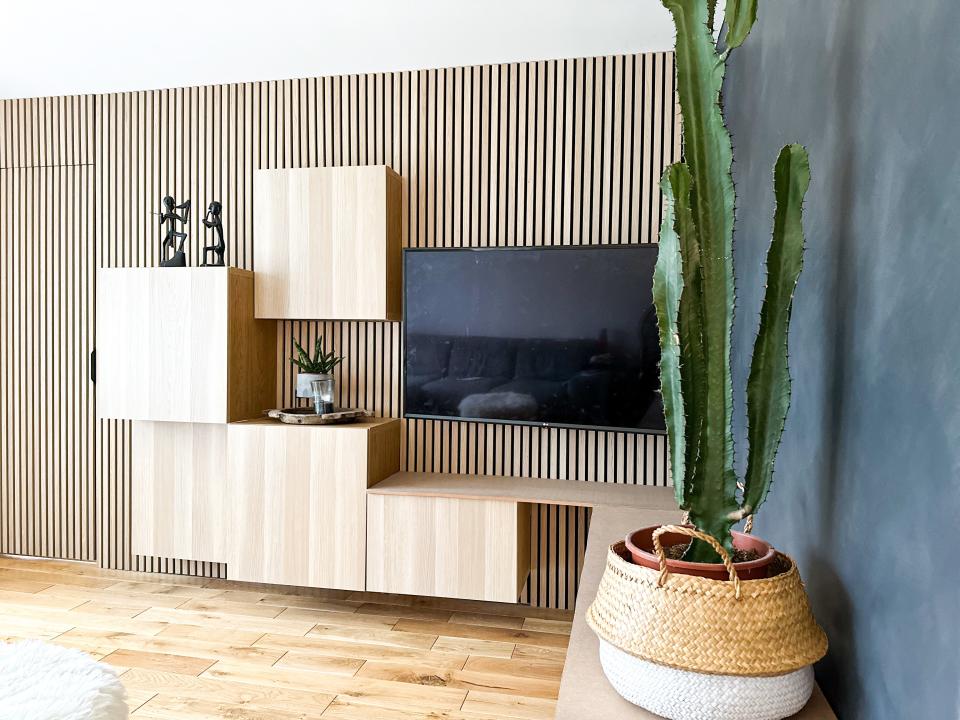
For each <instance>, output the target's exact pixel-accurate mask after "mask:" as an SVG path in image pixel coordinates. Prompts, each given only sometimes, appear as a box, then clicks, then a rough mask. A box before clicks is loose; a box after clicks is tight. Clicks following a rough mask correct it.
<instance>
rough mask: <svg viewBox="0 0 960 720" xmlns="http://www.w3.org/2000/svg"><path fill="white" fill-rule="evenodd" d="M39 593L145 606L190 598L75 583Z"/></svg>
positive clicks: (167, 605)
mask: <svg viewBox="0 0 960 720" xmlns="http://www.w3.org/2000/svg"><path fill="white" fill-rule="evenodd" d="M36 594H37V595H44V596H51V597H58V598H64V599H75V600H77V602H78V603H79V602H86V601H90V600H94V601H103V600H104V599H110V600H111V601H113V602H129V603H143V604H144V607H177V606H178V605H182V604H183V603H185V602H187V601H188V600H189V597H186V596H182V595H165V594H163V593H144V592H130V591H126V592H124V591H120V590H114V589H111V588H107V590H106V591H104V590H102V589H96V588H85V587H76V586H73V585H48V586H47V587H45V588H44V589H42V590H40V591H38V592H37V593H36Z"/></svg>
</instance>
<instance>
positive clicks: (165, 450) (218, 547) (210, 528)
mask: <svg viewBox="0 0 960 720" xmlns="http://www.w3.org/2000/svg"><path fill="white" fill-rule="evenodd" d="M226 445H227V426H226V425H217V424H213V423H203V424H200V423H197V424H194V423H170V422H140V421H137V422H134V423H133V435H132V452H131V457H132V468H131V475H132V477H131V484H132V487H131V500H132V503H131V504H132V508H131V510H132V517H131V523H130V525H131V527H130V531H131V541H132V543H133V552H134V553H135V554H136V555H147V556H159V557H171V558H177V559H178V560H201V561H210V562H226V560H227V558H226V532H225V527H226V511H227V507H226V502H225V492H226V467H225V465H226V459H227V448H226Z"/></svg>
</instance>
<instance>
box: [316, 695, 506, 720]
mask: <svg viewBox="0 0 960 720" xmlns="http://www.w3.org/2000/svg"><path fill="white" fill-rule="evenodd" d="M323 720H504V719H503V716H502V715H485V714H480V713H464V712H459V711H456V710H451V711H444V712H440V713H437V712H435V711H432V710H428V711H424V710H420V709H418V708H416V707H408V708H387V707H377V706H371V705H370V703H369V702H356V701H355V700H354V699H353V698H351V697H350V696H349V695H338V696H337V697H336V699H335V700H334V701H333V702H332V703H330V706H329V707H328V708H327V710H326V712H324V713H323Z"/></svg>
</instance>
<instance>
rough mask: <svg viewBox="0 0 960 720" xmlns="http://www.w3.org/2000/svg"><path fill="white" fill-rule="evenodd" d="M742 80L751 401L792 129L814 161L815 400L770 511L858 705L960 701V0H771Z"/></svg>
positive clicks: (840, 688)
mask: <svg viewBox="0 0 960 720" xmlns="http://www.w3.org/2000/svg"><path fill="white" fill-rule="evenodd" d="M724 97H725V104H726V108H727V117H728V120H729V124H730V128H731V131H732V133H733V136H734V146H735V157H736V162H735V179H736V182H737V190H738V194H739V197H738V213H737V229H736V261H737V276H738V295H739V305H738V316H737V326H736V331H735V337H734V343H735V348H734V356H735V365H736V367H737V369H738V377H737V380H738V381H737V390H738V392H737V394H738V397H741V398H742V391H743V381H744V377H745V374H746V368H747V366H748V363H749V356H750V351H751V348H752V342H753V335H754V333H755V330H756V321H757V313H758V312H759V307H760V298H761V294H762V291H763V285H764V271H763V260H764V256H765V253H766V247H767V243H768V239H769V233H770V224H771V218H772V212H773V198H772V190H771V177H772V168H773V163H774V160H775V158H776V154H777V151H778V149H779V148H780V146H781V145H783V144H785V143H788V142H794V141H799V142H802V143H804V144H805V145H807V147H808V148H809V149H810V152H811V167H812V173H813V181H812V184H811V187H810V192H809V194H808V196H807V205H806V210H807V212H806V222H805V226H806V234H807V253H806V267H805V270H804V273H803V275H802V276H801V279H800V286H799V289H798V291H797V295H796V301H795V311H794V321H793V323H794V324H793V330H792V334H791V339H790V342H791V346H790V350H791V367H792V371H793V376H794V391H793V393H794V394H793V407H792V408H791V411H790V416H789V418H788V420H787V429H786V434H785V437H784V442H783V445H782V449H781V452H780V456H779V459H778V461H777V475H776V479H775V482H774V487H773V492H772V494H771V497H770V500H769V501H768V503H767V505H766V506H765V507H764V508H763V509H762V511H761V513H760V514H759V516H758V519H757V530H758V532H759V533H761V534H762V535H764V536H765V537H767V538H769V539H770V540H772V541H773V542H774V543H775V544H776V545H777V546H778V547H780V548H782V549H784V550H786V551H787V552H789V553H792V554H793V555H795V556H796V558H797V559H798V561H799V562H800V567H801V571H802V573H803V575H804V577H805V579H806V581H807V586H808V589H809V591H810V595H811V597H812V600H813V605H814V609H815V611H816V614H817V617H818V618H819V620H820V622H821V623H822V624H823V626H824V627H825V629H826V631H827V633H828V635H829V637H830V641H831V650H830V654H829V656H828V658H827V659H826V660H825V661H824V662H823V663H821V664H820V666H818V669H817V670H818V679H819V681H820V683H821V685H822V686H823V688H824V690H825V692H826V693H827V695H828V697H829V699H830V700H831V702H832V703H833V704H834V707H835V708H836V709H837V712H838V715H839V716H840V717H841V718H843V720H849V719H863V720H885V719H887V718H889V719H891V720H906V719H910V718H924V719H929V720H940V719H946V720H955V719H956V718H960V1H958V0H910V1H909V2H905V1H904V0H764V1H762V2H761V3H760V18H759V21H758V23H757V25H756V27H755V28H754V30H753V33H752V34H751V36H750V38H749V39H748V40H747V42H746V45H745V46H744V47H742V48H740V49H739V50H737V51H736V53H735V55H734V57H733V59H732V61H731V68H730V71H729V73H728V77H727V82H726V85H725V91H724ZM738 410H739V412H740V413H742V412H743V406H742V403H741V405H740V407H739V408H738ZM738 435H739V437H740V438H741V439H742V437H743V432H742V427H741V428H740V432H739V433H738ZM740 448H741V450H740V453H739V460H741V461H742V460H743V459H744V456H745V453H744V445H743V444H741V445H740Z"/></svg>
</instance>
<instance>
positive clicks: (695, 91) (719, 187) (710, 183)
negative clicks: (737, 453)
mask: <svg viewBox="0 0 960 720" xmlns="http://www.w3.org/2000/svg"><path fill="white" fill-rule="evenodd" d="M663 3H664V5H665V6H666V7H667V9H668V10H670V12H671V13H672V14H673V18H674V24H675V25H676V28H677V39H676V53H675V58H676V60H675V62H676V67H677V90H678V95H679V98H680V107H681V111H682V113H683V121H684V148H685V158H686V163H687V165H688V167H689V168H690V173H691V176H692V180H693V192H692V194H691V205H692V209H693V218H694V222H695V223H696V228H697V234H698V238H699V243H700V253H701V277H702V288H703V294H702V298H703V300H702V308H703V319H702V337H703V349H704V385H703V387H704V392H703V399H702V405H703V426H702V432H701V433H700V441H699V446H698V456H699V460H698V463H697V479H698V480H699V483H698V487H697V489H696V492H695V493H693V495H692V497H691V506H690V519H691V520H692V521H693V522H694V523H695V524H696V525H697V527H698V528H700V529H701V530H702V531H704V532H707V533H709V534H711V535H713V536H714V537H715V538H716V539H717V540H718V541H719V542H721V543H723V544H724V545H725V546H726V547H727V548H729V547H730V543H731V540H730V527H731V525H732V521H730V520H729V519H727V516H728V515H730V514H731V513H735V512H736V511H737V508H738V504H737V487H736V476H735V475H734V472H733V431H732V427H731V422H730V420H731V416H732V414H733V386H732V383H731V378H730V332H731V329H732V324H733V287H734V280H733V206H734V189H733V180H732V178H731V175H730V168H731V164H732V161H733V151H732V148H731V144H730V135H729V133H728V132H727V129H726V127H725V126H724V124H723V115H722V113H721V110H720V105H719V99H720V88H721V85H722V83H723V74H724V70H725V65H724V62H723V58H721V57H720V55H718V54H717V51H716V48H715V47H714V44H713V37H712V35H711V34H710V30H709V28H708V27H707V3H706V2H704V1H703V0H663ZM693 549H694V548H693V547H692V548H691V550H693ZM687 559H694V558H689V557H688V558H687ZM717 560H718V558H717V555H716V553H712V555H711V557H709V558H706V557H705V561H706V562H717Z"/></svg>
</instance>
